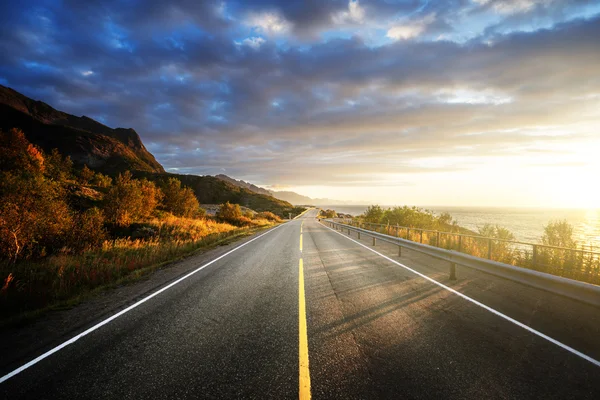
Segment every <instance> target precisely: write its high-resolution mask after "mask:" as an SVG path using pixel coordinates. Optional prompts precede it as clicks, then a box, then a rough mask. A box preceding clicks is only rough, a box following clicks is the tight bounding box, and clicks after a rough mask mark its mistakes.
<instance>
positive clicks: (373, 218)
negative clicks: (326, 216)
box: [327, 205, 384, 224]
mask: <svg viewBox="0 0 600 400" xmlns="http://www.w3.org/2000/svg"><path fill="white" fill-rule="evenodd" d="M327 211H329V210H327ZM383 213H384V211H383V209H382V208H381V207H380V206H378V205H374V206H369V207H367V209H366V210H365V212H364V213H363V218H364V219H365V221H366V222H371V223H374V224H378V223H380V222H381V219H382V218H383Z"/></svg>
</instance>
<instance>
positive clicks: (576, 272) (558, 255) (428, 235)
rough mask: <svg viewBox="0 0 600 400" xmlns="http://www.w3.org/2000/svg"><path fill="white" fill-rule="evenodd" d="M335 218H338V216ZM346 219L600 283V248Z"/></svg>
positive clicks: (361, 225)
mask: <svg viewBox="0 0 600 400" xmlns="http://www.w3.org/2000/svg"><path fill="white" fill-rule="evenodd" d="M333 220H334V221H335V219H333ZM343 221H344V222H345V223H347V224H348V225H352V226H356V227H358V228H363V229H368V230H372V231H375V232H379V233H386V234H387V235H389V236H395V237H400V238H404V239H406V240H410V241H413V242H418V243H423V244H429V245H432V246H435V247H440V248H444V249H446V250H455V251H458V252H460V253H466V254H470V255H472V256H476V257H480V258H487V259H488V260H493V261H499V262H501V263H503V264H510V265H514V266H519V267H522V268H528V269H532V270H535V271H540V272H546V273H549V274H551V275H557V276H562V277H565V278H569V279H574V280H577V281H581V282H587V283H592V284H595V285H599V284H600V252H599V251H593V250H585V249H583V248H581V249H572V248H565V247H557V246H548V245H544V244H538V243H528V242H521V241H517V240H507V239H498V238H491V237H486V236H480V235H469V234H464V233H458V232H443V231H436V230H431V229H420V228H411V227H406V226H399V225H383V224H373V223H368V222H360V221H356V220H343Z"/></svg>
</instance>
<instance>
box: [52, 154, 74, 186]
mask: <svg viewBox="0 0 600 400" xmlns="http://www.w3.org/2000/svg"><path fill="white" fill-rule="evenodd" d="M45 165H46V175H47V176H48V177H50V178H51V179H54V180H56V181H59V182H60V181H64V180H66V179H69V178H71V176H72V175H73V161H71V157H69V156H67V157H64V158H63V156H62V155H61V154H60V153H59V152H58V150H57V149H52V152H50V154H49V155H48V156H46V160H45Z"/></svg>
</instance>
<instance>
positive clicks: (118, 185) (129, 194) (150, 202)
mask: <svg viewBox="0 0 600 400" xmlns="http://www.w3.org/2000/svg"><path fill="white" fill-rule="evenodd" d="M162 196H163V195H162V192H161V191H160V189H158V188H157V187H156V185H154V183H152V182H149V181H148V180H146V179H142V180H137V179H133V178H132V177H131V172H129V171H125V173H123V174H119V176H118V177H117V179H116V181H115V185H114V186H112V187H111V188H110V190H109V191H108V193H107V194H106V196H105V198H104V212H105V215H106V218H107V219H108V221H110V222H112V223H115V224H117V225H120V226H126V225H129V224H131V223H132V222H134V221H138V220H142V219H145V218H148V217H149V216H150V215H151V214H152V212H154V210H155V209H156V207H157V205H158V204H159V203H160V201H161V199H162Z"/></svg>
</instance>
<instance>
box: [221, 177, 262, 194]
mask: <svg viewBox="0 0 600 400" xmlns="http://www.w3.org/2000/svg"><path fill="white" fill-rule="evenodd" d="M215 178H218V179H220V180H222V181H225V182H229V183H231V184H232V185H235V186H238V187H241V188H245V189H248V190H251V191H253V192H254V193H258V194H264V195H265V196H273V193H272V192H270V191H269V190H267V189H263V188H261V187H258V186H256V185H253V184H252V183H249V182H244V181H241V180H237V179H233V178H230V177H229V176H227V175H223V174H219V175H215Z"/></svg>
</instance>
